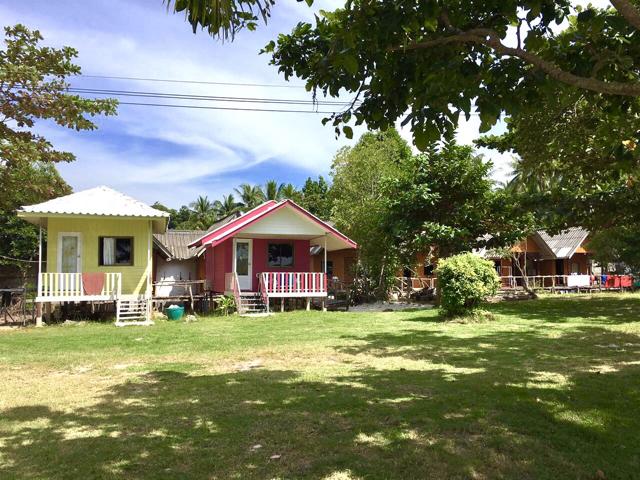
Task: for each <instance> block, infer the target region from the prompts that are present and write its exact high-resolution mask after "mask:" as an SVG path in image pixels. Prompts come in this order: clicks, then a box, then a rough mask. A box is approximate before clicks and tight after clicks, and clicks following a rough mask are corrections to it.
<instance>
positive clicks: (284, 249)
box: [280, 243, 293, 267]
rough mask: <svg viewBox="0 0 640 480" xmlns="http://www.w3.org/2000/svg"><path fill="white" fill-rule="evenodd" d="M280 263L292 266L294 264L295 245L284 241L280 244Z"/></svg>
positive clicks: (284, 265)
mask: <svg viewBox="0 0 640 480" xmlns="http://www.w3.org/2000/svg"><path fill="white" fill-rule="evenodd" d="M280 265H281V266H282V267H290V266H291V265H293V245H291V244H289V243H283V244H281V245H280Z"/></svg>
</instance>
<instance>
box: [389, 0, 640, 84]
mask: <svg viewBox="0 0 640 480" xmlns="http://www.w3.org/2000/svg"><path fill="white" fill-rule="evenodd" d="M622 1H625V0H622ZM455 43H461V44H462V43H475V44H477V45H485V46H487V47H490V48H492V49H493V50H494V51H495V52H496V53H499V54H501V55H506V56H511V57H516V58H519V59H521V60H524V61H525V62H527V63H529V64H530V65H532V66H534V67H535V68H537V69H539V70H541V71H543V72H544V73H546V74H547V75H548V76H549V77H551V78H553V79H554V80H557V81H558V82H561V83H564V84H566V85H571V86H573V87H578V88H581V89H584V90H589V91H592V92H597V93H604V94H608V95H620V96H629V97H638V96H640V84H639V83H623V82H606V81H604V80H598V79H596V78H592V77H581V76H579V75H575V74H573V73H571V72H567V71H565V70H563V69H562V68H560V67H559V66H558V65H556V64H554V63H553V62H550V61H548V60H545V59H544V58H542V57H540V56H538V55H536V54H534V53H531V52H527V51H526V50H524V49H522V48H513V47H508V46H506V45H504V44H503V43H502V42H501V40H500V37H499V35H498V34H497V32H495V31H494V30H491V29H487V28H475V29H471V30H468V31H460V32H459V33H457V34H454V35H449V36H446V37H439V38H435V39H433V40H426V41H424V42H416V43H410V44H408V45H403V46H399V47H392V48H389V51H391V52H397V51H406V50H424V49H429V48H433V47H438V46H442V45H450V44H455Z"/></svg>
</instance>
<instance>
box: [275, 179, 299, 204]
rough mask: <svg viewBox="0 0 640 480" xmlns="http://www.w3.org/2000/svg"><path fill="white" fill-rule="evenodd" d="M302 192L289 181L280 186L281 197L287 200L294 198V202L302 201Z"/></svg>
mask: <svg viewBox="0 0 640 480" xmlns="http://www.w3.org/2000/svg"><path fill="white" fill-rule="evenodd" d="M300 196H301V195H300V192H299V191H298V189H297V188H296V187H295V185H293V184H292V183H287V184H286V185H281V186H280V199H281V200H285V199H289V200H293V201H294V202H298V201H300Z"/></svg>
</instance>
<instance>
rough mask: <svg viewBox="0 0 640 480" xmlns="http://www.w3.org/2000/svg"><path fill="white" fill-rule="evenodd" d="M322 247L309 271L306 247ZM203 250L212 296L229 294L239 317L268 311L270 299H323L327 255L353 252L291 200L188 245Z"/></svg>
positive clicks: (264, 208)
mask: <svg viewBox="0 0 640 480" xmlns="http://www.w3.org/2000/svg"><path fill="white" fill-rule="evenodd" d="M314 246H316V247H322V249H323V251H324V255H323V266H324V268H323V270H322V271H321V272H314V271H313V269H312V261H311V247H314ZM189 247H190V248H204V249H205V275H206V279H207V281H208V283H209V285H210V288H211V289H212V290H213V292H218V293H225V294H227V295H233V296H234V297H235V299H236V304H237V306H238V310H239V311H240V313H249V312H252V313H254V312H255V313H259V312H264V311H268V310H269V308H270V303H271V302H272V300H273V299H280V306H281V309H283V308H284V299H286V298H304V299H306V300H307V308H309V306H310V302H311V299H314V298H317V299H321V300H323V301H324V299H325V298H326V297H327V266H328V255H329V254H330V253H331V252H334V251H338V250H355V249H356V248H357V245H356V244H355V242H353V241H352V240H350V239H349V238H347V237H346V236H345V235H343V234H342V233H340V232H339V231H338V230H337V229H336V228H335V227H333V226H332V225H330V224H328V223H326V222H323V221H322V220H320V219H319V218H317V217H316V216H314V215H312V214H311V213H309V212H308V211H306V210H305V209H303V208H302V207H300V206H299V205H297V204H296V203H294V202H293V201H291V200H284V201H281V202H277V201H273V200H272V201H268V202H265V203H263V204H262V205H259V206H258V207H256V208H254V209H253V210H250V211H249V212H246V213H245V214H243V215H241V216H240V217H238V218H235V219H233V220H232V221H230V222H228V223H226V224H224V225H220V226H218V227H216V228H214V229H212V230H211V231H209V232H207V233H206V234H205V235H203V236H202V237H201V238H199V239H197V240H195V241H193V242H192V243H190V244H189Z"/></svg>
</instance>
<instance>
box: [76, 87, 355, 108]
mask: <svg viewBox="0 0 640 480" xmlns="http://www.w3.org/2000/svg"><path fill="white" fill-rule="evenodd" d="M68 91H70V92H72V93H92V94H96V95H115V96H129V97H149V98H169V99H177V100H201V101H218V102H239V103H278V104H292V105H338V106H347V105H350V104H351V102H348V101H342V102H341V101H333V100H318V101H314V100H304V99H295V98H293V99H288V98H264V97H231V96H216V95H194V94H184V93H166V92H148V91H132V90H106V89H96V88H79V87H69V88H68Z"/></svg>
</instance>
